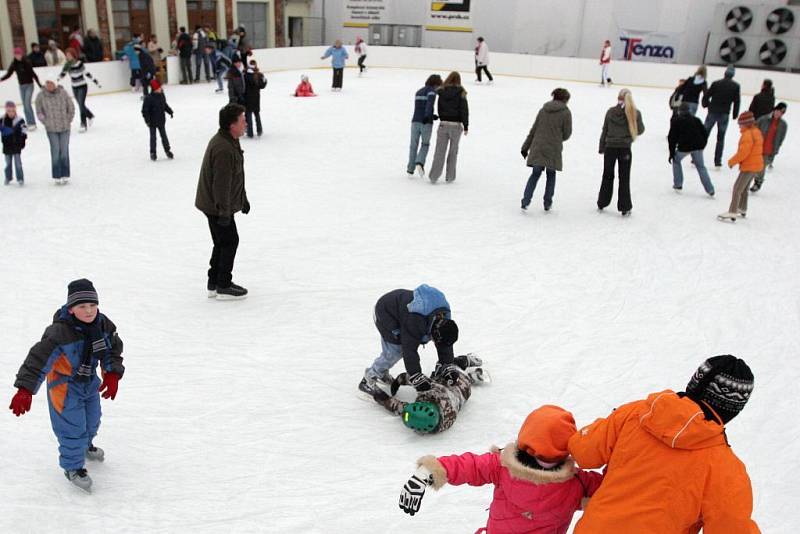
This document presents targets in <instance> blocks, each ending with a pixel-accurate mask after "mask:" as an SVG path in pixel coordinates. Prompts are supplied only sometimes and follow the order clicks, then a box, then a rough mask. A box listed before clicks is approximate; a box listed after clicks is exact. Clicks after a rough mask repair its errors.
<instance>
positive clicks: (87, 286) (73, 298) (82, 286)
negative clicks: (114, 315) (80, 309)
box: [67, 278, 100, 308]
mask: <svg viewBox="0 0 800 534" xmlns="http://www.w3.org/2000/svg"><path fill="white" fill-rule="evenodd" d="M87 302H90V303H92V304H99V303H100V301H99V300H98V298H97V291H95V289H94V284H92V282H91V281H89V280H87V279H86V278H81V279H80V280H73V281H72V282H70V283H69V286H67V308H72V307H73V306H77V305H78V304H86V303H87Z"/></svg>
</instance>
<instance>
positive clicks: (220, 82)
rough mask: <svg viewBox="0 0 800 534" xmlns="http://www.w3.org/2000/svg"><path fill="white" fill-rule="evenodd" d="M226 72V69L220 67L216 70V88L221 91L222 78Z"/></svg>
mask: <svg viewBox="0 0 800 534" xmlns="http://www.w3.org/2000/svg"><path fill="white" fill-rule="evenodd" d="M227 72H228V69H220V70H218V71H217V89H218V90H219V91H222V80H223V79H224V78H225V74H226V73H227Z"/></svg>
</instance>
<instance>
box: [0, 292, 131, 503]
mask: <svg viewBox="0 0 800 534" xmlns="http://www.w3.org/2000/svg"><path fill="white" fill-rule="evenodd" d="M97 304H98V298H97V291H95V289H94V285H92V283H91V282H90V281H89V280H86V279H81V280H75V281H74V282H71V283H70V284H69V288H68V291H67V303H66V304H64V305H63V306H62V307H61V308H60V309H59V310H58V311H57V312H56V314H55V317H54V318H53V324H52V325H50V326H49V327H47V330H45V331H44V335H43V336H42V340H41V341H39V342H38V343H37V344H36V345H34V346H33V348H31V350H30V352H29V353H28V357H27V358H25V362H24V363H23V364H22V367H20V369H19V372H18V373H17V380H16V382H15V383H14V387H16V388H17V393H16V395H14V398H13V399H12V400H11V406H10V407H9V408H10V409H11V410H12V411H13V412H14V415H16V416H17V417H19V416H20V415H22V414H24V413H26V412H28V411H30V409H31V401H32V397H33V395H34V394H35V393H36V392H37V391H38V389H39V386H41V384H42V382H43V381H44V379H45V378H47V402H48V404H49V406H50V422H51V423H52V425H53V432H55V435H56V438H57V439H58V445H59V446H58V452H59V465H60V466H61V468H62V469H64V475H65V476H66V477H67V479H68V480H69V481H70V482H72V483H73V484H75V485H76V486H78V487H79V488H81V489H83V490H85V491H90V490H91V487H92V479H91V478H90V477H89V474H88V473H87V472H86V469H85V468H84V462H85V460H86V459H89V460H98V461H103V458H104V453H103V449H101V448H99V447H95V446H94V444H93V443H92V440H93V439H94V437H95V435H96V434H97V429H98V427H99V426H100V415H101V412H100V392H103V398H104V399H111V400H114V398H116V396H117V388H118V385H119V380H120V379H121V378H122V375H123V373H124V372H125V367H123V365H122V340H121V339H120V338H119V336H118V335H117V327H116V326H114V323H112V322H111V320H110V319H108V317H106V316H105V315H103V314H102V313H100V312H99V311H98V309H97ZM98 365H99V366H100V371H101V374H102V377H103V380H102V383H101V381H100V378H99V377H98V376H97V372H96V369H97V367H98Z"/></svg>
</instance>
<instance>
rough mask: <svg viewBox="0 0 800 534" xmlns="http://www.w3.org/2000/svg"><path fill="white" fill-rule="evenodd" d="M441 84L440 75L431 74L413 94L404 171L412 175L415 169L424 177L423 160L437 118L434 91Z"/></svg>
mask: <svg viewBox="0 0 800 534" xmlns="http://www.w3.org/2000/svg"><path fill="white" fill-rule="evenodd" d="M441 86H442V77H441V76H439V75H438V74H431V75H430V76H428V79H427V80H425V86H424V87H423V88H422V89H420V90H419V91H417V92H416V93H415V94H414V116H413V117H411V144H410V146H409V152H408V165H407V166H406V172H407V173H408V174H409V175H412V176H413V175H414V171H415V170H416V172H417V174H418V175H419V177H420V178H425V160H426V159H427V157H428V148H429V147H430V144H431V135H432V134H433V122H434V121H435V120H437V119H438V118H439V116H438V115H436V114H435V113H434V110H435V108H434V105H435V103H436V91H437V89H439V87H441Z"/></svg>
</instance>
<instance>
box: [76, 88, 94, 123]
mask: <svg viewBox="0 0 800 534" xmlns="http://www.w3.org/2000/svg"><path fill="white" fill-rule="evenodd" d="M88 91H89V87H87V86H86V85H80V86H78V87H73V88H72V94H73V95H75V100H77V101H78V109H79V110H80V115H81V126H86V120H87V119H93V118H94V113H92V112H91V110H89V108H87V107H86V93H87V92H88Z"/></svg>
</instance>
